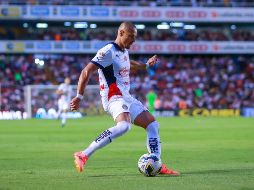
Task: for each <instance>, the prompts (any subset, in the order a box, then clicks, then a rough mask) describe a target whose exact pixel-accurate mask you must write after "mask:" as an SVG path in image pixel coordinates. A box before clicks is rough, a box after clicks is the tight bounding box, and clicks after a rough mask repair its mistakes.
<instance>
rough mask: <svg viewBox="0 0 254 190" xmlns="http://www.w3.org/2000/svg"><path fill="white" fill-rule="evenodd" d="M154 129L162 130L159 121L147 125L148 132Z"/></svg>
mask: <svg viewBox="0 0 254 190" xmlns="http://www.w3.org/2000/svg"><path fill="white" fill-rule="evenodd" d="M154 127H157V128H158V129H159V128H160V125H159V123H158V122H157V121H153V122H151V123H150V124H149V125H147V127H146V130H150V129H152V128H154Z"/></svg>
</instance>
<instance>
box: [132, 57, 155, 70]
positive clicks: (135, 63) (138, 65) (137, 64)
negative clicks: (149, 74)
mask: <svg viewBox="0 0 254 190" xmlns="http://www.w3.org/2000/svg"><path fill="white" fill-rule="evenodd" d="M157 59H158V58H157V55H154V56H152V57H151V58H149V59H148V61H147V62H146V63H145V64H144V63H140V62H138V61H134V60H130V64H131V69H145V68H146V67H147V66H148V67H150V66H153V65H155V64H156V62H157Z"/></svg>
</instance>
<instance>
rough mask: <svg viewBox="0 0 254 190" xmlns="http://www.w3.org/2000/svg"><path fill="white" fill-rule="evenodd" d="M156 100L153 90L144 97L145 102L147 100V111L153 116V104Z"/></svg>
mask: <svg viewBox="0 0 254 190" xmlns="http://www.w3.org/2000/svg"><path fill="white" fill-rule="evenodd" d="M156 99H157V94H156V93H155V92H154V91H153V90H150V91H149V92H148V93H147V95H146V100H147V105H148V110H149V112H150V113H151V114H153V115H154V112H155V106H154V104H155V101H156Z"/></svg>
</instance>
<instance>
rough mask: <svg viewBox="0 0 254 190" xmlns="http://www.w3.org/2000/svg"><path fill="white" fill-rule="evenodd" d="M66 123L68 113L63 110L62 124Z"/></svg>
mask: <svg viewBox="0 0 254 190" xmlns="http://www.w3.org/2000/svg"><path fill="white" fill-rule="evenodd" d="M65 123H66V113H65V112H63V113H62V125H65Z"/></svg>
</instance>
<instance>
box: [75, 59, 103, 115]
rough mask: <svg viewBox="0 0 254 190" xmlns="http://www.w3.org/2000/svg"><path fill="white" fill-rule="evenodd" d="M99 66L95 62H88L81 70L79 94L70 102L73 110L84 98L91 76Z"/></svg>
mask: <svg viewBox="0 0 254 190" xmlns="http://www.w3.org/2000/svg"><path fill="white" fill-rule="evenodd" d="M98 68H99V67H97V66H96V65H95V64H93V63H88V65H87V66H86V67H85V68H84V69H83V70H82V71H81V74H80V76H79V81H78V88H77V96H76V97H75V98H73V99H72V100H71V103H70V107H71V111H75V110H77V109H78V108H79V103H80V100H81V99H82V98H81V97H83V94H84V90H85V88H86V85H87V83H88V81H89V78H90V76H91V74H92V73H93V72H94V71H96V70H98ZM80 96H81V97H80Z"/></svg>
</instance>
